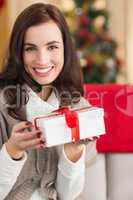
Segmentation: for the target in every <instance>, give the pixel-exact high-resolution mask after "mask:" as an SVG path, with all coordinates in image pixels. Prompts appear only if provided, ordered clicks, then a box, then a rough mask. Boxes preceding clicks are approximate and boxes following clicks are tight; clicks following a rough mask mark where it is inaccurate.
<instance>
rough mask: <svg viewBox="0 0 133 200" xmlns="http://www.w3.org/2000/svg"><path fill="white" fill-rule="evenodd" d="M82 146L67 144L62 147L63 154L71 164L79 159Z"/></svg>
mask: <svg viewBox="0 0 133 200" xmlns="http://www.w3.org/2000/svg"><path fill="white" fill-rule="evenodd" d="M84 146H85V145H84V144H77V143H69V144H65V145H64V150H65V153H66V155H67V157H68V159H69V160H71V161H72V162H76V161H78V160H79V158H80V157H81V155H82V153H83V150H84V148H85V147H84Z"/></svg>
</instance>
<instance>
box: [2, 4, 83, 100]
mask: <svg viewBox="0 0 133 200" xmlns="http://www.w3.org/2000/svg"><path fill="white" fill-rule="evenodd" d="M50 20H53V21H54V22H55V23H56V24H57V26H58V27H59V29H60V30H61V33H62V37H63V43H64V66H63V70H62V71H61V73H60V75H59V76H58V77H57V79H56V80H55V81H54V82H53V83H52V84H51V85H52V86H54V87H56V89H57V90H58V92H61V91H63V90H65V91H68V92H69V93H70V94H72V93H73V91H78V92H80V94H81V95H83V81H82V73H81V68H80V64H79V61H78V58H77V54H76V51H75V49H74V45H73V42H72V39H71V36H70V33H69V29H68V26H67V23H66V21H65V19H64V16H63V15H62V13H61V12H60V10H59V9H58V8H57V7H55V6H54V5H50V4H44V3H36V4H33V5H31V6H29V7H27V8H26V9H25V10H24V11H23V12H22V13H21V14H20V15H19V16H18V17H17V19H16V22H15V24H14V27H13V30H12V34H11V38H10V42H9V52H8V58H7V62H6V64H5V66H4V71H3V72H2V73H1V74H0V86H2V87H4V86H8V85H16V84H20V85H23V84H24V83H26V84H28V85H29V86H30V87H32V88H34V89H35V90H36V91H37V90H39V89H40V88H41V86H40V85H39V84H38V83H37V82H36V81H35V80H33V79H32V78H31V77H30V75H29V74H28V73H27V72H26V71H25V69H24V64H23V43H24V37H25V33H26V31H27V29H28V28H29V27H31V26H35V25H38V24H41V23H44V22H48V21H50ZM7 96H8V98H9V96H13V95H9V94H8V95H7Z"/></svg>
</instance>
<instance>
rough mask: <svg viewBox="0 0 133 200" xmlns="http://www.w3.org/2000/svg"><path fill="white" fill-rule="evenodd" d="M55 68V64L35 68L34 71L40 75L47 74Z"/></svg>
mask: <svg viewBox="0 0 133 200" xmlns="http://www.w3.org/2000/svg"><path fill="white" fill-rule="evenodd" d="M53 68H54V67H53V66H51V67H47V68H34V71H35V73H36V74H37V75H38V76H47V75H48V74H49V73H50V72H51V71H52V69H53Z"/></svg>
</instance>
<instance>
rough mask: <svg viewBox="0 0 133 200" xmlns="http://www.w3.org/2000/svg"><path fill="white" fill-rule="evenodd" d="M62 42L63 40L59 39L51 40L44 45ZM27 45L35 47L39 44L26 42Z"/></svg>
mask: <svg viewBox="0 0 133 200" xmlns="http://www.w3.org/2000/svg"><path fill="white" fill-rule="evenodd" d="M60 43H61V42H59V41H50V42H47V43H46V44H44V45H46V46H49V45H52V44H60ZM26 45H28V46H34V47H36V46H37V45H36V44H33V43H30V42H27V43H24V46H26Z"/></svg>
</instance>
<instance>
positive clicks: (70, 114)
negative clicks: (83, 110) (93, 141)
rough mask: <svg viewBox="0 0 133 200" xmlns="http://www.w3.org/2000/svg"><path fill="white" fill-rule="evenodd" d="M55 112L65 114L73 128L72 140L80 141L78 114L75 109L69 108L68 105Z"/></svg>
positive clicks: (68, 123)
mask: <svg viewBox="0 0 133 200" xmlns="http://www.w3.org/2000/svg"><path fill="white" fill-rule="evenodd" d="M54 112H57V113H59V114H64V115H65V120H66V123H67V125H68V127H69V128H71V133H72V141H78V140H79V139H80V131H79V119H78V114H77V113H76V112H75V111H72V110H69V108H68V107H63V108H59V109H58V110H55V111H54Z"/></svg>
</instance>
